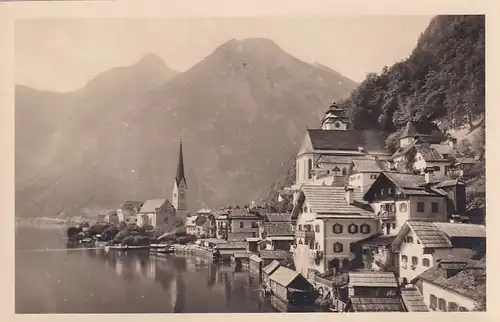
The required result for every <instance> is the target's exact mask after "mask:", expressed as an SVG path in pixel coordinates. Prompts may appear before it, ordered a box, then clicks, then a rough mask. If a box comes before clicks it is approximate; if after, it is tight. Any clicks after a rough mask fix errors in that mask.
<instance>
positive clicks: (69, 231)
mask: <svg viewBox="0 0 500 322" xmlns="http://www.w3.org/2000/svg"><path fill="white" fill-rule="evenodd" d="M81 231H82V229H81V228H79V227H69V228H68V229H67V230H66V236H67V237H68V238H70V237H74V236H76V235H78V234H79V233H80V232H81Z"/></svg>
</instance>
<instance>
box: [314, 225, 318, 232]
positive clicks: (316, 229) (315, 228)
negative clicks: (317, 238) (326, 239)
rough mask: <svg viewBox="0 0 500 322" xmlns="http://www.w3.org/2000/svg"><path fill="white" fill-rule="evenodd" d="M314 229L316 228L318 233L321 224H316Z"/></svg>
mask: <svg viewBox="0 0 500 322" xmlns="http://www.w3.org/2000/svg"><path fill="white" fill-rule="evenodd" d="M314 230H315V231H316V232H317V233H319V225H316V226H315V227H314Z"/></svg>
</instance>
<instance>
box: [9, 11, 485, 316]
mask: <svg viewBox="0 0 500 322" xmlns="http://www.w3.org/2000/svg"><path fill="white" fill-rule="evenodd" d="M485 38H486V37H485V15H479V14H469V15H464V14H455V15H417V14H415V15H396V14H394V15H361V14H359V15H323V16H279V17H266V16H257V17H238V16H233V17H168V18H99V17H95V18H64V19H63V18H57V17H54V18H43V19H41V18H37V19H35V18H26V19H17V20H16V21H15V25H14V29H13V47H14V48H13V55H14V62H13V64H14V65H13V70H14V77H15V90H14V95H15V97H14V99H15V110H14V113H15V121H14V131H15V132H14V136H15V161H14V162H15V313H16V314H63V313H64V314H67V313H73V314H92V313H124V314H125V313H277V312H310V313H312V312H323V313H354V312H434V311H437V312H472V311H486V302H487V301H486V185H485V180H486V178H485V177H486V167H485V127H486V118H485V104H486V99H485V48H486V46H485Z"/></svg>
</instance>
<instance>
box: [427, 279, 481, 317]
mask: <svg viewBox="0 0 500 322" xmlns="http://www.w3.org/2000/svg"><path fill="white" fill-rule="evenodd" d="M431 295H434V296H435V297H436V298H437V302H438V303H439V299H444V300H445V301H446V311H449V309H448V308H449V304H450V302H453V303H455V304H457V305H458V306H459V307H460V306H461V307H463V308H466V309H467V310H469V311H472V310H474V306H475V304H476V302H475V301H474V300H472V299H469V298H467V297H465V296H463V295H461V294H458V293H456V292H454V291H452V290H449V289H445V288H443V287H441V286H439V285H436V284H433V283H430V282H427V281H422V296H423V298H424V303H425V304H426V305H427V306H428V307H431ZM436 311H441V310H440V309H439V305H436Z"/></svg>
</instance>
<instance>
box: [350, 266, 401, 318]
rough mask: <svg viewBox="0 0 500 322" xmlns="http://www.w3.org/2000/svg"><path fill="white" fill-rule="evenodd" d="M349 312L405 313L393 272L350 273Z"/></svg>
mask: <svg viewBox="0 0 500 322" xmlns="http://www.w3.org/2000/svg"><path fill="white" fill-rule="evenodd" d="M348 289H349V300H348V301H347V305H346V311H347V312H404V311H405V309H404V307H403V303H402V302H401V298H400V296H399V285H398V282H397V280H396V277H395V276H394V273H392V272H350V273H349V284H348Z"/></svg>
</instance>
